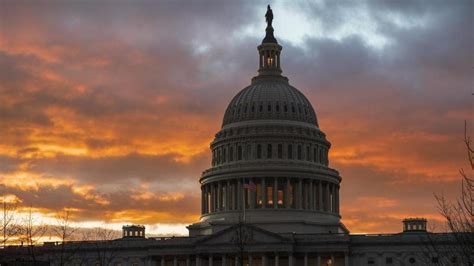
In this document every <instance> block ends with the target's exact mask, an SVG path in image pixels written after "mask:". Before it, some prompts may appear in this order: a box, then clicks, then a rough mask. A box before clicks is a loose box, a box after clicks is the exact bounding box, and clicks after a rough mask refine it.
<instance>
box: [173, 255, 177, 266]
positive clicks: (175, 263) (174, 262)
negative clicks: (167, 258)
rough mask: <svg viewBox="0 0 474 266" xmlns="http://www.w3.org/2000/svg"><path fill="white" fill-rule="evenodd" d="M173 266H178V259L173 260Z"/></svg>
mask: <svg viewBox="0 0 474 266" xmlns="http://www.w3.org/2000/svg"><path fill="white" fill-rule="evenodd" d="M173 266H178V258H176V257H174V258H173Z"/></svg>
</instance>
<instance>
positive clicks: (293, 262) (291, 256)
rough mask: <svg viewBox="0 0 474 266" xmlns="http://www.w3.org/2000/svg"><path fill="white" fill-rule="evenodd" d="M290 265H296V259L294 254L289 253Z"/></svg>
mask: <svg viewBox="0 0 474 266" xmlns="http://www.w3.org/2000/svg"><path fill="white" fill-rule="evenodd" d="M288 265H289V266H295V260H294V258H293V254H289V255H288Z"/></svg>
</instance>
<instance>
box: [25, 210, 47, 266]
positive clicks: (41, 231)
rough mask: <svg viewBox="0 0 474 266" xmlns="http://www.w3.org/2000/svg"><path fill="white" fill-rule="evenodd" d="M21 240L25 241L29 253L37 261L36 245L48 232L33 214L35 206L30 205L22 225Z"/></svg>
mask: <svg viewBox="0 0 474 266" xmlns="http://www.w3.org/2000/svg"><path fill="white" fill-rule="evenodd" d="M20 232H21V241H22V244H23V243H25V244H26V246H27V248H28V254H29V256H30V257H31V260H32V261H33V263H35V262H37V258H36V253H35V246H36V245H37V244H38V242H39V241H40V239H41V238H42V237H43V236H44V235H45V234H46V232H47V227H46V226H45V225H44V224H43V223H41V222H40V221H38V218H37V217H36V216H35V215H34V214H33V207H32V206H30V207H29V209H28V212H27V214H26V216H25V217H24V218H23V222H22V224H21V226H20Z"/></svg>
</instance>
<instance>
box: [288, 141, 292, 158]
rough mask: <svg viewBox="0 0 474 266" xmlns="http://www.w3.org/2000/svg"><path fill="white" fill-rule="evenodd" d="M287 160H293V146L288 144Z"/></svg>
mask: <svg viewBox="0 0 474 266" xmlns="http://www.w3.org/2000/svg"><path fill="white" fill-rule="evenodd" d="M288 159H293V145H291V144H288Z"/></svg>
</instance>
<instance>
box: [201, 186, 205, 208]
mask: <svg viewBox="0 0 474 266" xmlns="http://www.w3.org/2000/svg"><path fill="white" fill-rule="evenodd" d="M204 213H205V212H204V186H201V214H204Z"/></svg>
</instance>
